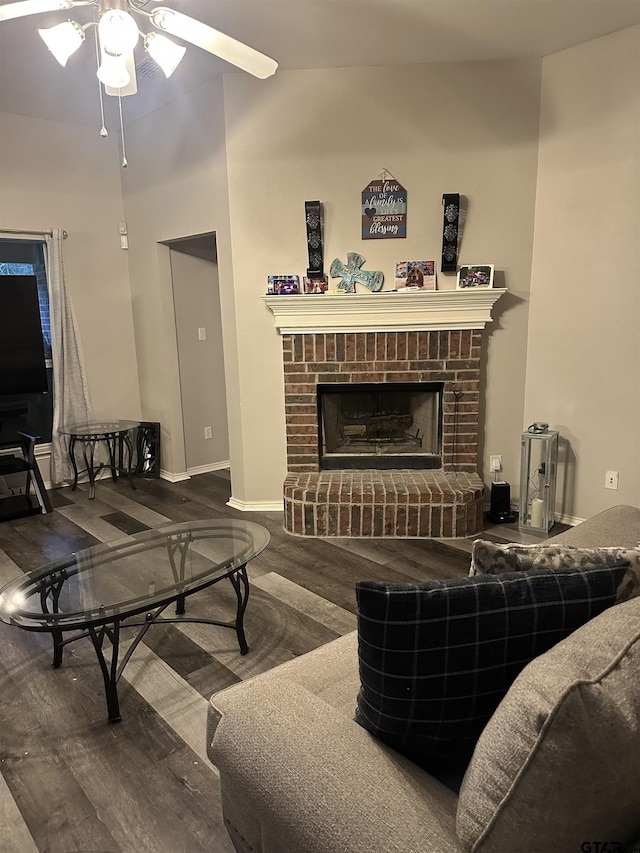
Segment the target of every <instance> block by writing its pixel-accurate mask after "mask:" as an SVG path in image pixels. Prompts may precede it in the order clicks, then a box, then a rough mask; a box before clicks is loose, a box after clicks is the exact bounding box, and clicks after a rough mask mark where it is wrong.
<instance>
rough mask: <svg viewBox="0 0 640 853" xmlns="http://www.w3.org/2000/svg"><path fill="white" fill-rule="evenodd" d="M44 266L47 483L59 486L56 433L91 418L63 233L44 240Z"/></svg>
mask: <svg viewBox="0 0 640 853" xmlns="http://www.w3.org/2000/svg"><path fill="white" fill-rule="evenodd" d="M45 239H46V252H45V265H46V268H47V282H48V285H49V308H50V313H51V351H52V358H53V430H52V436H51V482H52V483H53V484H54V485H60V484H61V483H64V482H65V480H71V479H72V478H73V471H72V468H71V463H70V461H69V455H68V452H67V443H66V441H65V437H64V436H62V435H60V434H59V433H58V429H59V428H60V427H61V426H63V425H65V424H67V425H69V424H81V423H86V422H87V421H90V420H91V419H92V418H93V410H92V407H91V400H90V397H89V389H88V386H87V380H86V376H85V371H84V364H83V359H82V352H81V348H80V340H79V337H78V332H77V324H76V319H75V315H74V313H73V307H72V305H71V299H70V297H69V292H68V288H67V282H66V278H65V274H64V262H63V256H62V241H63V231H62V229H61V228H54V229H52V231H51V235H49V234H47V235H46V237H45Z"/></svg>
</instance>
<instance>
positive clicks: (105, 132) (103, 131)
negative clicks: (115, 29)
mask: <svg viewBox="0 0 640 853" xmlns="http://www.w3.org/2000/svg"><path fill="white" fill-rule="evenodd" d="M93 39H94V42H95V46H96V68H100V45H99V44H98V28H97V27H94V30H93ZM98 98H99V100H100V120H101V121H102V126H101V128H100V136H109V131H108V130H107V127H106V125H105V123H104V97H103V94H102V83H101V82H100V80H98Z"/></svg>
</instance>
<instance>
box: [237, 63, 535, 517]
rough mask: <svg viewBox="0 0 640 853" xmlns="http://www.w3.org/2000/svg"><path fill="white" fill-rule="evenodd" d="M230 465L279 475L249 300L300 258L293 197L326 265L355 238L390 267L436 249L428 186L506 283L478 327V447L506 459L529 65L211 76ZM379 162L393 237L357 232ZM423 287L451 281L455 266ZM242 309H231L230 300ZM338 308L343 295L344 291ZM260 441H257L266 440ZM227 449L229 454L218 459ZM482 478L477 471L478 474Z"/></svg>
mask: <svg viewBox="0 0 640 853" xmlns="http://www.w3.org/2000/svg"><path fill="white" fill-rule="evenodd" d="M224 86H225V114H226V124H227V159H228V175H229V200H230V201H229V204H230V223H231V243H232V254H233V275H234V290H235V296H236V301H237V305H238V311H237V334H238V339H239V340H240V341H241V342H242V345H241V346H240V347H239V350H238V374H239V394H240V398H241V400H240V404H241V409H242V425H241V428H242V434H243V445H242V450H243V454H244V475H243V477H242V479H240V478H238V479H237V480H236V481H235V483H234V497H235V498H236V499H237V501H238V502H239V503H240V504H242V503H243V502H246V503H248V504H252V503H255V502H260V501H264V502H268V501H277V500H280V499H281V495H282V480H283V478H284V474H285V443H284V402H283V383H282V357H281V347H280V339H279V337H278V334H277V332H276V330H275V329H274V327H273V317H272V315H271V313H270V311H269V310H268V309H267V308H266V307H265V305H264V303H263V301H262V299H261V298H260V297H261V296H262V295H263V294H264V292H265V290H266V283H267V275H269V274H271V273H296V274H299V275H303V274H304V271H305V269H306V266H307V256H306V238H305V227H304V202H305V200H307V199H320V200H322V202H323V203H324V209H325V219H326V228H325V258H326V261H327V266H328V265H329V263H330V261H331V260H332V259H333V258H334V257H336V256H338V257H341V258H344V257H345V255H346V253H347V252H348V251H359V252H361V253H362V254H363V255H364V256H365V257H366V259H367V263H366V267H367V268H368V269H381V270H383V271H384V273H385V276H387V277H392V276H393V272H394V265H395V262H396V261H397V260H402V259H403V258H405V259H406V258H408V259H417V258H437V259H439V256H440V250H441V240H440V231H441V224H442V206H441V197H442V194H443V193H444V192H460V193H461V194H463V195H465V196H467V197H468V199H469V215H468V218H467V222H466V227H465V233H464V237H463V241H462V246H461V253H460V261H461V262H462V263H483V262H484V263H495V264H496V269H497V271H498V273H497V279H496V285H497V286H505V285H506V286H507V287H508V288H509V293H508V294H507V295H506V296H504V297H503V298H502V300H501V301H500V303H498V308H499V310H498V315H499V318H498V319H497V320H496V321H495V322H494V323H492V324H491V328H490V329H489V330H488V331H487V333H486V334H487V340H488V353H487V358H486V365H485V369H486V377H487V379H486V384H485V387H484V388H483V392H484V396H485V399H484V414H485V418H486V426H485V442H484V448H483V452H484V457H485V471H488V465H487V464H486V460H487V458H488V454H489V453H501V454H503V456H504V459H505V464H506V466H507V468H506V473H509V474H510V475H513V474H515V473H516V472H517V460H518V458H519V436H520V432H521V430H522V426H523V423H522V411H523V403H524V377H525V358H526V337H527V305H528V291H529V282H530V273H531V253H532V237H533V218H534V201H535V181H536V165H537V144H538V118H539V93H540V63H538V62H535V61H531V62H506V63H502V62H501V63H498V62H497V63H491V62H489V63H459V64H455V65H411V66H405V67H386V68H385V67H376V68H342V69H328V70H319V71H291V72H283V71H280V72H278V74H277V75H276V76H275V77H273V78H271V79H269V80H267V81H257V80H254V79H252V78H250V77H249V76H248V75H237V74H234V75H228V76H227V77H225V81H224ZM383 168H384V169H387V170H389V172H391V173H392V174H393V175H394V176H395V177H396V178H397V179H398V181H400V183H402V184H403V185H404V186H405V187H406V188H407V190H408V229H407V233H408V236H407V238H406V239H404V240H376V241H371V240H368V241H363V240H361V237H360V193H361V191H362V189H363V188H364V187H365V185H366V184H367V183H368V181H369V180H370V179H371V178H373V177H375V176H376V175H378V174H379V173H380V171H381V170H382V169H383ZM438 286H439V287H441V288H443V289H446V288H453V287H455V277H454V276H451V275H450V276H440V278H439V282H438ZM239 306H241V310H240V307H239ZM345 310H348V306H347V304H346V303H345ZM267 448H268V452H266V449H267ZM233 462H234V457H233V454H232V470H233ZM485 479H486V480H487V481H488V480H489V475H488V474H485Z"/></svg>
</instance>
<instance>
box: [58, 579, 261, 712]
mask: <svg viewBox="0 0 640 853" xmlns="http://www.w3.org/2000/svg"><path fill="white" fill-rule="evenodd" d="M226 577H227V578H228V579H229V581H230V582H231V585H232V586H233V589H234V591H235V594H236V598H237V609H236V618H235V620H234V621H233V622H221V621H218V620H216V619H200V618H194V617H184V616H183V614H184V613H185V598H186V595H185V594H179V595H176V596H175V597H174V598H172V599H170V600H169V601H167V602H166V603H164V604H163V605H161V606H160V607H156V608H155V609H154V610H150V611H149V612H148V613H147V614H146V616H145V618H144V620H143V621H130V619H131V618H132V617H126V616H124V617H123V618H122V619H112V620H110V621H107V622H104V623H103V624H100V625H96V624H95V621H94V620H92V621H91V622H87V625H86V629H87V630H86V631H84V630H83V631H82V633H80V634H76V635H74V636H73V637H68V638H67V639H64V636H63V632H62V631H60V630H58V629H53V630H52V631H51V633H52V635H53V666H54V667H55V668H56V669H57V668H58V667H60V666H61V665H62V653H63V649H64V647H65V646H66V645H68V644H69V643H75V642H76V640H81V639H83V638H84V637H90V638H91V642H92V643H93V647H94V649H95V652H96V656H97V658H98V663H99V664H100V669H101V671H102V677H103V679H104V690H105V695H106V699H107V712H108V715H109V722H110V723H119V722H120V720H121V719H122V715H121V714H120V702H119V699H118V681H119V680H120V676H121V675H122V673H123V671H124V668H125V667H126V665H127V663H128V662H129V660H130V659H131V656H132V655H133V653H134V652H135V650H136V648H137V647H138V645H139V644H140V642H141V641H142V639H143V638H144V635H145V634H146V633H147V631H148V630H149V628H151V626H152V625H157V624H161V625H166V624H169V625H170V624H184V623H189V622H191V623H197V624H201V625H218V626H219V627H221V628H231V629H233V630H234V631H235V632H236V635H237V637H238V645H239V646H240V654H243V655H246V654H247V652H248V651H249V646H248V644H247V638H246V636H245V633H244V613H245V610H246V609H247V602H248V600H249V578H248V575H247V567H246V565H244V566H240V567H239V568H237V569H235V570H234V571H233V572H232V573H230V574H228V575H227V576H226ZM220 580H222V578H217V579H216V581H214V583H217V582H218V581H220ZM173 603H175V605H176V618H175V619H169V618H162V619H161V618H159V617H160V616H161V615H162V613H164V611H165V610H166V609H167V607H169V605H171V604H173ZM136 627H139V628H140V630H139V631H138V633H137V634H136V636H135V637H134V639H133V641H132V643H131V645H130V646H129V648H128V649H127V651H126V654H125V655H124V657H123V658H122V661H120V663H118V659H119V654H120V629H121V628H136ZM105 641H108V642H109V643H110V644H111V657H110V660H108V659H107V658H106V657H105V654H104V652H103V647H104V645H105Z"/></svg>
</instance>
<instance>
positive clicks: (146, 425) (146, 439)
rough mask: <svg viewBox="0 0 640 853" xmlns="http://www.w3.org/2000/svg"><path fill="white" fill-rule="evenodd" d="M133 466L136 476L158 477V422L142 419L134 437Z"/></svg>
mask: <svg viewBox="0 0 640 853" xmlns="http://www.w3.org/2000/svg"><path fill="white" fill-rule="evenodd" d="M134 447H135V466H134V469H133V473H134V474H136V475H137V476H138V477H147V478H149V479H158V477H159V476H160V424H159V423H157V422H155V421H142V422H141V423H140V426H139V427H138V429H137V434H136V439H135V444H134Z"/></svg>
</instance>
